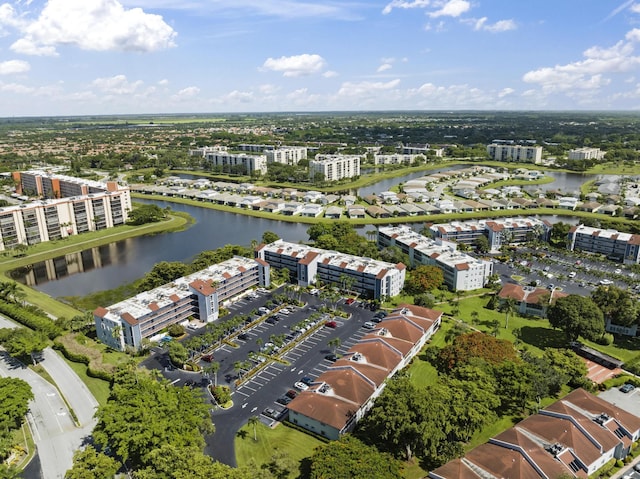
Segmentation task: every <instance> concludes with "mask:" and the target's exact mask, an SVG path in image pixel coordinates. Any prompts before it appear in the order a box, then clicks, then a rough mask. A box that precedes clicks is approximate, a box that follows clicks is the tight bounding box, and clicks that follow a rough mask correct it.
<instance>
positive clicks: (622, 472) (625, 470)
mask: <svg viewBox="0 0 640 479" xmlns="http://www.w3.org/2000/svg"><path fill="white" fill-rule="evenodd" d="M636 464H640V456H639V457H636V458H635V460H634V461H633V462H630V463H629V464H627V465H625V466H624V467H623V468H622V469H620V470H619V471H618V472H616V473H615V474H614V475H613V476H611V479H618V478H621V477H624V476H625V474H627V473H629V472H633V466H635V465H636ZM639 474H640V473H639Z"/></svg>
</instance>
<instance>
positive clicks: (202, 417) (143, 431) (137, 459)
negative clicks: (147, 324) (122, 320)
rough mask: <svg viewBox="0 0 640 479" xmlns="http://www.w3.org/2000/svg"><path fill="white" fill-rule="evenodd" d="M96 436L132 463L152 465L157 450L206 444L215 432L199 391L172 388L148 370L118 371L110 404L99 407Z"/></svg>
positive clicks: (135, 466)
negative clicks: (151, 375)
mask: <svg viewBox="0 0 640 479" xmlns="http://www.w3.org/2000/svg"><path fill="white" fill-rule="evenodd" d="M96 417H97V419H98V424H97V426H96V427H95V429H94V433H93V436H94V439H95V441H96V444H98V445H100V446H101V447H107V446H109V447H110V448H111V450H112V451H113V453H114V454H115V455H116V457H118V458H120V459H121V460H122V461H126V462H127V463H129V464H130V465H132V466H133V467H134V468H136V469H137V468H139V467H146V466H150V465H151V461H152V459H153V458H154V457H155V454H154V451H155V450H156V449H158V448H160V447H163V446H165V445H170V446H173V447H175V448H178V449H183V448H195V449H197V450H200V451H201V450H202V449H203V447H204V438H203V433H206V432H212V431H213V425H212V424H211V418H210V417H209V409H208V406H207V404H206V403H205V402H204V399H203V398H202V397H201V396H200V395H199V393H198V392H197V391H194V390H192V389H190V388H183V387H174V386H172V385H170V384H169V383H168V382H167V381H164V380H163V381H158V380H156V379H153V378H151V377H149V376H147V375H146V374H144V373H141V372H139V373H134V372H130V373H120V374H119V375H117V376H116V379H115V382H114V384H113V387H112V389H111V396H110V397H109V400H108V402H107V404H105V405H104V406H101V407H100V408H99V409H98V411H97V412H96Z"/></svg>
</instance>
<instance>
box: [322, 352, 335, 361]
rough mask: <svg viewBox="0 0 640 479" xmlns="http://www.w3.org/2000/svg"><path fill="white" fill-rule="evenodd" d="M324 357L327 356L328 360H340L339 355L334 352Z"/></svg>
mask: <svg viewBox="0 0 640 479" xmlns="http://www.w3.org/2000/svg"><path fill="white" fill-rule="evenodd" d="M324 358H325V359H326V360H327V361H331V362H334V361H337V360H338V356H336V355H335V354H333V353H331V354H327V355H326V356H325V357H324Z"/></svg>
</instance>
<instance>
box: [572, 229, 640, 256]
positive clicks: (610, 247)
mask: <svg viewBox="0 0 640 479" xmlns="http://www.w3.org/2000/svg"><path fill="white" fill-rule="evenodd" d="M568 248H569V249H570V250H571V251H573V250H580V251H588V252H591V253H600V254H604V255H606V256H607V257H609V258H611V259H614V260H618V261H623V262H624V263H625V264H639V263H640V235H634V234H630V233H621V232H620V231H617V230H605V229H601V228H592V227H591V226H584V225H578V226H573V227H572V228H571V229H570V230H569V241H568Z"/></svg>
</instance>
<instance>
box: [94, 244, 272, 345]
mask: <svg viewBox="0 0 640 479" xmlns="http://www.w3.org/2000/svg"><path fill="white" fill-rule="evenodd" d="M269 268H270V267H269V264H268V263H266V262H265V261H262V260H260V259H251V258H244V257H240V256H236V257H234V258H231V259H229V260H227V261H224V262H222V263H219V264H215V265H212V266H209V267H208V268H206V269H203V270H201V271H198V272H197V273H193V274H190V275H188V276H183V277H182V278H178V279H176V280H175V281H173V282H171V283H169V284H165V285H163V286H160V287H158V288H155V289H152V290H150V291H145V292H144V293H140V294H138V295H136V296H134V297H133V298H129V299H126V300H124V301H121V302H119V303H116V304H113V305H111V306H109V307H107V308H104V307H99V308H97V309H96V310H95V311H94V312H93V317H94V320H95V324H96V333H97V337H98V339H99V340H100V341H102V342H103V343H105V344H106V345H108V346H110V347H112V348H114V349H118V350H120V351H122V350H124V349H126V348H131V349H134V350H137V349H140V347H141V346H142V340H143V339H145V338H150V337H152V336H155V335H157V334H159V333H160V332H161V331H163V330H166V328H168V327H169V326H171V325H173V324H179V323H182V322H185V321H187V320H188V319H189V318H191V317H194V318H196V319H199V320H200V321H203V322H211V321H215V320H217V319H218V314H219V312H220V306H221V304H222V303H223V301H226V300H228V299H230V298H232V297H234V296H237V295H238V294H240V293H242V292H244V291H246V290H247V289H249V288H252V287H254V286H258V285H259V286H265V287H268V286H269V285H270V276H269V275H270V269H269Z"/></svg>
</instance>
